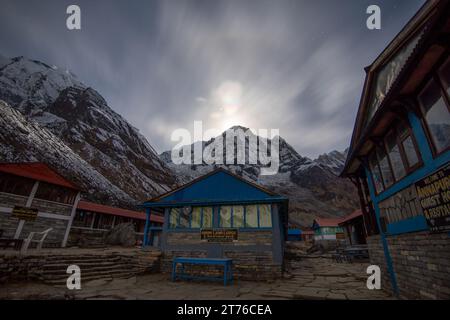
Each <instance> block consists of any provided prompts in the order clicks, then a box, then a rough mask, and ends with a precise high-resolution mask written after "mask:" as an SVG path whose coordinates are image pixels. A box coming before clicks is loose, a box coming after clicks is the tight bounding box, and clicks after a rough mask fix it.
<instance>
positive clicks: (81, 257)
mask: <svg viewBox="0 0 450 320" xmlns="http://www.w3.org/2000/svg"><path fill="white" fill-rule="evenodd" d="M120 259H121V257H120V256H117V255H115V256H114V255H110V256H109V255H108V256H96V255H73V256H72V255H66V256H65V255H61V256H48V257H47V258H46V260H47V261H67V260H77V261H80V260H83V261H85V260H92V261H104V260H108V261H109V260H120Z"/></svg>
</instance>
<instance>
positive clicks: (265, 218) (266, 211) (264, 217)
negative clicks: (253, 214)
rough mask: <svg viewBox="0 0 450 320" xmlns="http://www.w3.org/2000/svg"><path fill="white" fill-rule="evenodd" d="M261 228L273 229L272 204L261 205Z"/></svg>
mask: <svg viewBox="0 0 450 320" xmlns="http://www.w3.org/2000/svg"><path fill="white" fill-rule="evenodd" d="M259 227H260V228H268V227H272V215H271V214H270V204H262V205H259Z"/></svg>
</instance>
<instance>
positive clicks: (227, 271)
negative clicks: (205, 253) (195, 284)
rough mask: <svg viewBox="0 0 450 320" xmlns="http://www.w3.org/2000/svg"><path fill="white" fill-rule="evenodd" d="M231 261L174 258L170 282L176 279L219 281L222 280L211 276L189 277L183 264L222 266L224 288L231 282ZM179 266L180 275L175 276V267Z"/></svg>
mask: <svg viewBox="0 0 450 320" xmlns="http://www.w3.org/2000/svg"><path fill="white" fill-rule="evenodd" d="M232 262H233V260H232V259H212V258H184V257H175V258H174V259H173V265H172V281H175V280H176V279H177V278H180V279H199V280H200V279H208V280H220V281H222V278H217V277H212V276H194V275H189V274H186V273H185V272H184V265H185V264H193V265H215V266H217V265H219V266H223V285H224V286H226V285H227V283H232V282H233V270H232ZM178 264H180V265H181V273H179V274H177V265H178Z"/></svg>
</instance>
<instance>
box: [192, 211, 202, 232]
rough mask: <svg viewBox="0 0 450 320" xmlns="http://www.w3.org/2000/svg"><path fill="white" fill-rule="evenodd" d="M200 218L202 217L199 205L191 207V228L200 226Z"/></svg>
mask: <svg viewBox="0 0 450 320" xmlns="http://www.w3.org/2000/svg"><path fill="white" fill-rule="evenodd" d="M201 219H202V208H201V207H194V208H192V218H191V228H200V223H201Z"/></svg>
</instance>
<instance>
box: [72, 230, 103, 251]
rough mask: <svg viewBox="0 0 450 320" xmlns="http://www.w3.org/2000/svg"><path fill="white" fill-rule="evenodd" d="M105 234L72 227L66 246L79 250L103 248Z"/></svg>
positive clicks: (100, 231)
mask: <svg viewBox="0 0 450 320" xmlns="http://www.w3.org/2000/svg"><path fill="white" fill-rule="evenodd" d="M106 232H107V231H106V230H95V229H86V228H76V227H72V228H71V229H70V233H69V238H68V240H67V246H68V247H80V248H90V247H98V246H104V245H105V242H104V239H105V234H106Z"/></svg>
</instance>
